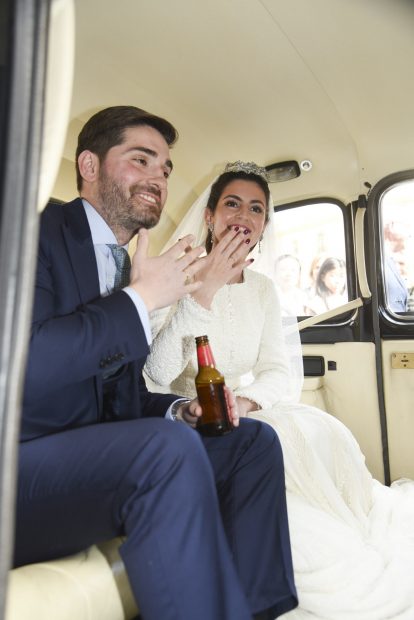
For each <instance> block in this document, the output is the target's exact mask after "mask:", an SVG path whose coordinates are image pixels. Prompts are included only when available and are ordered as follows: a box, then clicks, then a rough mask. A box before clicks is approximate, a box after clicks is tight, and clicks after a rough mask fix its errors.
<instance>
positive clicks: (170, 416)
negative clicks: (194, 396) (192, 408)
mask: <svg viewBox="0 0 414 620" xmlns="http://www.w3.org/2000/svg"><path fill="white" fill-rule="evenodd" d="M190 402H191V401H190V399H189V398H177V400H175V401H174V402H173V403H171V405H170V406H169V407H168V409H167V412H166V414H165V416H164V417H165V419H166V420H173V422H175V421H176V419H177V418H176V416H175V413H174V412H173V409H176V408H177V405H179V403H190Z"/></svg>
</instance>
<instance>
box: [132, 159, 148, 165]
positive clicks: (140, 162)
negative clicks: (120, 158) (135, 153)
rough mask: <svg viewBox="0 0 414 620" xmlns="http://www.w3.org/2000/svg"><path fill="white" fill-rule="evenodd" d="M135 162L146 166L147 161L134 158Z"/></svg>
mask: <svg viewBox="0 0 414 620" xmlns="http://www.w3.org/2000/svg"><path fill="white" fill-rule="evenodd" d="M135 161H136V162H137V163H138V164H141V165H142V166H146V165H147V160H146V159H144V158H143V157H135Z"/></svg>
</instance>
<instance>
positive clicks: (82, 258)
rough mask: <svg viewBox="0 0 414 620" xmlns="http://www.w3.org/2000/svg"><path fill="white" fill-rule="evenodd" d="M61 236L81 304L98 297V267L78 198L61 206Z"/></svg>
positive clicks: (86, 219) (84, 215)
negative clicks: (62, 225)
mask: <svg viewBox="0 0 414 620" xmlns="http://www.w3.org/2000/svg"><path fill="white" fill-rule="evenodd" d="M63 209H64V213H65V226H64V227H63V236H64V239H65V243H66V247H67V250H68V254H69V258H70V261H71V263H72V268H73V274H74V277H75V280H76V282H77V285H78V289H79V296H80V299H81V301H82V303H87V302H89V301H91V300H92V299H95V298H96V297H99V296H100V290H99V276H98V267H97V264H96V257H95V250H94V247H93V243H92V236H91V231H90V228H89V223H88V218H87V217H86V213H85V210H84V208H83V205H82V201H81V199H80V198H77V199H76V200H74V201H73V202H69V203H68V204H66V205H64V206H63Z"/></svg>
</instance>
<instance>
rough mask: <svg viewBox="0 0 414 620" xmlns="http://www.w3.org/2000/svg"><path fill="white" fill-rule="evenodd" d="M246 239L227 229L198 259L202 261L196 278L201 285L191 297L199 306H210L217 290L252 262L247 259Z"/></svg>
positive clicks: (247, 245)
mask: <svg viewBox="0 0 414 620" xmlns="http://www.w3.org/2000/svg"><path fill="white" fill-rule="evenodd" d="M246 241H249V238H247V239H246V236H245V235H243V234H242V233H241V232H240V231H236V230H234V229H231V230H228V231H227V232H226V233H225V235H223V237H222V238H221V239H220V241H219V242H218V243H216V244H215V245H214V247H213V249H212V250H211V252H210V253H209V254H208V255H207V256H205V257H203V258H202V259H199V260H200V261H203V266H202V267H201V269H199V270H198V273H197V279H198V280H201V282H202V285H201V286H200V288H199V289H198V290H197V291H195V292H194V293H193V297H194V299H195V300H196V301H197V302H198V303H199V304H200V305H201V306H204V307H205V308H210V306H211V302H212V301H213V298H214V295H215V294H216V293H217V291H218V290H219V289H220V288H221V287H222V286H224V285H225V284H228V283H229V282H231V281H232V280H233V281H234V280H235V279H237V278H238V277H239V276H240V274H241V272H242V271H243V269H244V268H245V267H248V266H249V265H250V264H251V263H252V260H249V259H247V255H248V253H249V250H250V246H249V244H248V243H246ZM246 259H247V260H246Z"/></svg>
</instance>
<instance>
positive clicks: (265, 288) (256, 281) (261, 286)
mask: <svg viewBox="0 0 414 620" xmlns="http://www.w3.org/2000/svg"><path fill="white" fill-rule="evenodd" d="M245 281H246V282H247V283H248V284H249V286H250V287H252V288H253V287H254V288H256V289H257V290H258V291H262V292H263V293H264V294H266V293H267V294H269V293H272V294H273V293H274V291H275V285H274V282H273V280H271V278H269V277H268V276H265V274H264V273H260V272H259V271H254V270H253V269H246V271H245Z"/></svg>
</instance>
